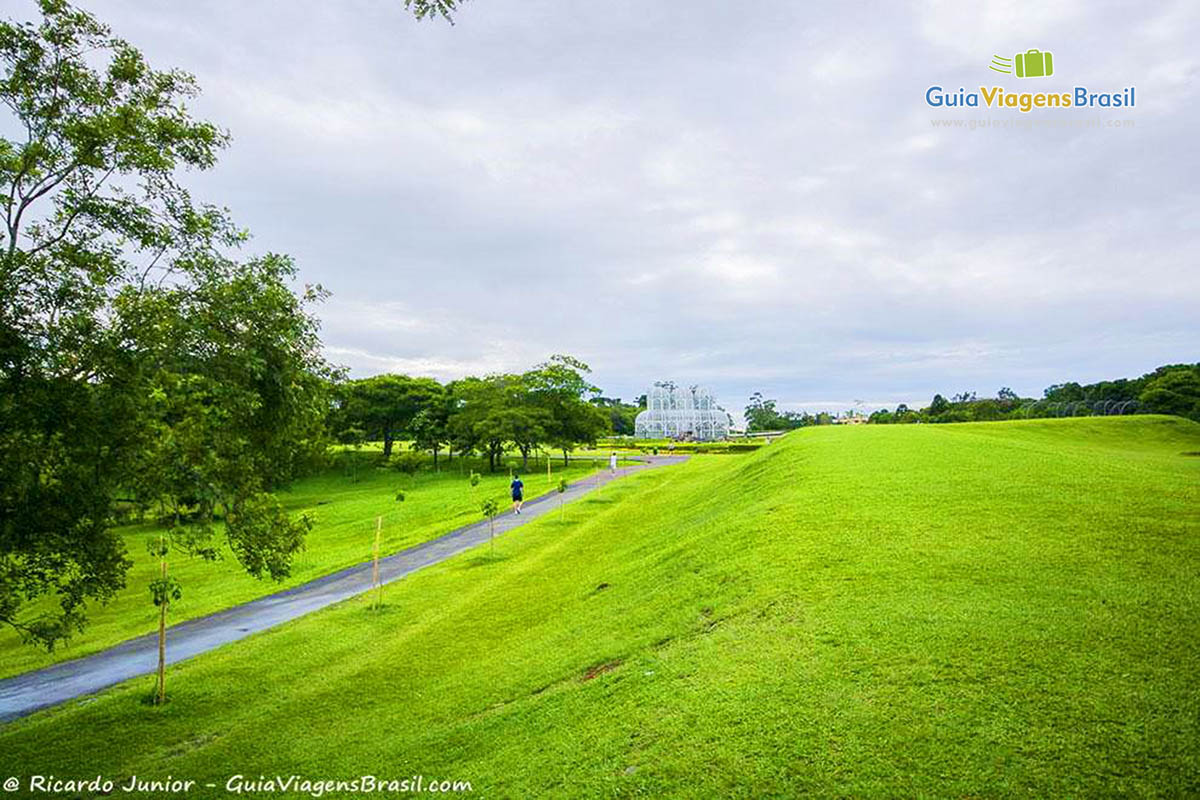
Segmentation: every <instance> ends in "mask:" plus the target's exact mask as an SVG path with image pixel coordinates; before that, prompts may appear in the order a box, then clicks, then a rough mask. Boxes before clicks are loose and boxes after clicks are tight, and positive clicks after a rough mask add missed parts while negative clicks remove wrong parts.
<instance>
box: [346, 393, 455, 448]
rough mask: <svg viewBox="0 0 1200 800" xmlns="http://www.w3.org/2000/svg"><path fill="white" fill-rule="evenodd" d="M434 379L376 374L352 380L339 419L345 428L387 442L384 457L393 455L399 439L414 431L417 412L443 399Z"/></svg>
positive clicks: (384, 444) (384, 443) (384, 445)
mask: <svg viewBox="0 0 1200 800" xmlns="http://www.w3.org/2000/svg"><path fill="white" fill-rule="evenodd" d="M442 394H443V389H442V386H441V384H439V383H438V382H437V381H435V380H434V379H433V378H410V377H409V376H407V375H376V376H374V377H371V378H363V379H361V380H356V381H349V382H348V383H347V384H346V385H345V386H344V387H343V404H342V407H341V409H340V412H339V414H338V415H337V418H338V420H339V424H340V425H342V426H344V427H357V428H361V429H362V430H363V431H365V432H366V435H367V437H368V438H370V439H373V440H375V441H380V442H383V457H384V458H391V455H392V448H393V446H394V445H395V442H396V439H398V438H400V437H402V436H405V435H408V434H410V433H411V428H412V423H413V420H414V419H415V418H416V417H417V415H418V414H419V413H420V412H421V411H423V410H424V409H426V408H427V407H429V406H430V405H431V404H433V403H434V402H435V401H436V400H438V399H439V398H441V396H442Z"/></svg>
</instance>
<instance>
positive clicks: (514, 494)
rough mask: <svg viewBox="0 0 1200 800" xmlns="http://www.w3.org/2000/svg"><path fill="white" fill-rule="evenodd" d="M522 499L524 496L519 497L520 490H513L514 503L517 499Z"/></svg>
mask: <svg viewBox="0 0 1200 800" xmlns="http://www.w3.org/2000/svg"><path fill="white" fill-rule="evenodd" d="M522 499H524V498H522V497H521V493H520V492H513V502H514V503H515V502H517V501H518V500H522Z"/></svg>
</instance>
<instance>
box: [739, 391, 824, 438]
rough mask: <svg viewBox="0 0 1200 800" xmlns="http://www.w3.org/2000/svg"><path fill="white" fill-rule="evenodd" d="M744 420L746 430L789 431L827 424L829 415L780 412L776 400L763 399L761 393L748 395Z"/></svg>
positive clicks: (752, 431) (751, 431)
mask: <svg viewBox="0 0 1200 800" xmlns="http://www.w3.org/2000/svg"><path fill="white" fill-rule="evenodd" d="M743 417H744V418H745V420H746V430H747V431H749V432H750V433H754V432H756V431H790V430H795V429H796V428H804V427H807V426H809V425H824V424H828V423H829V419H830V417H829V415H828V414H825V413H821V414H815V415H814V414H809V413H808V412H805V411H780V410H779V409H778V401H777V400H767V399H765V398H763V395H762V392H755V393H754V394H752V395H750V400H749V401H748V402H747V404H746V410H745V412H744V414H743Z"/></svg>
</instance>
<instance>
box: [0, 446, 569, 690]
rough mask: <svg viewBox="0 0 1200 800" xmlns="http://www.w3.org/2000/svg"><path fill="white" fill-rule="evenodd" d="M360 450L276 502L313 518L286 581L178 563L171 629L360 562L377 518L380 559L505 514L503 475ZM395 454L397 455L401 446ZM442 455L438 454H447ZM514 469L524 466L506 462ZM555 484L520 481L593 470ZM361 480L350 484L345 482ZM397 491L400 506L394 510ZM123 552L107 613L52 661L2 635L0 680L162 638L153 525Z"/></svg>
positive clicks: (556, 467) (558, 471)
mask: <svg viewBox="0 0 1200 800" xmlns="http://www.w3.org/2000/svg"><path fill="white" fill-rule="evenodd" d="M369 452H370V451H369V450H368V451H366V452H364V453H362V454H360V456H359V462H360V467H359V469H358V470H357V472H355V473H349V472H348V471H347V470H346V469H345V468H344V467H337V468H334V469H331V470H330V471H329V472H328V473H327V474H324V475H321V476H318V477H313V478H309V479H306V480H302V481H299V482H297V483H296V485H295V486H293V487H292V488H291V489H290V490H289V491H286V492H283V493H281V495H280V497H281V499H282V500H283V502H284V503H285V504H286V506H287V507H288V509H289V511H292V512H295V513H298V512H300V511H307V512H308V513H310V514H311V515H312V516H313V517H314V518H315V519H316V525H315V527H314V528H313V530H312V532H311V533H310V534H309V537H308V540H307V544H306V547H305V550H304V551H303V552H302V553H300V554H299V556H298V557H297V559H296V561H295V563H294V565H293V570H292V576H291V577H290V578H289V579H288V580H286V581H283V582H282V583H275V582H274V581H271V580H270V579H264V580H256V579H255V578H252V577H250V576H249V575H248V574H246V572H245V570H243V569H242V568H241V566H240V565H238V563H237V561H236V560H234V558H233V555H232V554H231V553H229V552H228V550H226V551H225V553H224V559H223V560H222V561H220V562H216V563H212V562H205V561H202V560H200V559H198V558H189V557H188V556H186V555H182V554H180V555H175V556H173V557H172V559H171V562H170V569H171V571H172V573H173V574H174V575H175V576H176V577H177V578H179V580H180V582H181V583H182V584H183V591H184V594H183V599H182V600H179V601H177V602H174V603H172V605H171V614H170V622H171V623H176V622H182V621H183V620H185V619H190V618H192V617H198V616H203V615H205V614H210V613H212V612H214V611H219V610H221V609H223V608H228V607H230V606H233V605H237V604H238V603H244V602H246V601H248V600H252V599H254V598H256V597H261V596H263V595H266V594H271V593H272V592H277V591H280V590H282V589H286V588H289V587H291V586H297V585H299V584H301V583H305V582H307V581H310V580H312V579H314V578H317V577H320V576H322V575H327V574H329V573H331V572H336V571H337V570H340V569H343V568H345V567H350V566H353V565H355V564H359V563H362V562H363V561H367V560H369V559H370V558H371V552H372V548H373V546H374V543H375V518H376V517H378V516H382V517H383V536H382V542H381V548H380V549H381V553H382V554H383V555H388V554H390V553H394V552H396V551H398V550H403V549H405V548H407V547H412V546H413V545H416V544H420V543H421V542H425V541H428V540H429V539H433V538H436V537H437V536H440V535H441V534H443V533H446V532H448V531H451V530H453V529H455V528H457V527H459V526H462V525H467V524H470V523H472V522H477V521H479V520H480V519H482V516H481V515H480V511H479V506H480V503H482V502H483V500H484V498H486V497H496V498H500V499H501V501H502V502H501V507H502V508H505V507H507V501H508V496H509V493H508V486H509V473H508V469H507V468H506V469H503V470H500V471H497V472H496V473H495V474H494V475H493V474H489V473H488V472H487V469H486V465H483V464H480V463H474V464H473V465H469V466H468V467H467V468H466V469H467V471H466V472H461V473H460V460H459V459H455V460H454V461H452V462H451V463H450V464H446V463H445V462H444V459H443V461H442V463H441V470H442V471H441V472H440V473H437V474H435V473H433V472H432V470H425V471H420V472H417V473H416V474H415V475H412V476H410V475H405V474H403V473H400V472H397V471H396V470H394V469H386V468H376V467H375V466H374V464H375V458H376V456H377V455H378V454H375V456H371V455H368V453H369ZM397 452H400V449H399V447H398V448H397ZM443 455H444V454H443ZM509 461H511V462H512V463H513V464H514V465H516V466H518V467H519V466H520V463H521V462H520V459H519V458H513V459H509ZM472 466H473V467H474V469H476V470H478V471H479V472H480V474H481V476H482V477H481V480H480V484H479V486H477V487H475V488H474V489H472V488H471V486H470V483H469V481H468V479H467V474H469V470H470V468H471V467H472ZM551 469H552V475H553V478H552V483H551V482H548V481H547V478H546V462H545V460H543V461H542V462H541V464H540V469H532V463H531V470H530V472H528V473H526V474H525V476H524V479H525V484H526V489H527V492H526V496H527V497H530V498H532V497H535V496H537V495H540V494H544V493H545V492H547V491H552V490H553V485H554V484H557V483H558V480H559V479H560V478H562V477H566V478H567V480H568V481H574V480H576V479H578V478H581V477H583V476H584V475H586V474H589V473H590V471H591V469H590V467H586V466H584V465H581V464H572V465H571V467H570V469H569V470H567V471H566V472H564V471H563V465H562V462H561V461H560V462H557V463H556V462H553V461H552V462H551ZM352 475H353V476H356V477H357V480H355V481H352V480H351V476H352ZM399 489H403V490H404V492H405V500H404V502H402V503H400V502H396V492H397V490H399ZM123 533H124V538H125V546H126V550H127V552H128V555H129V557H130V558H131V559H132V560H133V562H134V567H133V568H132V569H131V570H130V572H129V574H128V577H127V580H126V586H125V589H124V590H123V591H121V592H120V593H119V594H118V595H117V597H116V598H115V599H114V600H113V601H112V602H110V603H109V604H107V605H105V606H93V607H92V611H91V612H90V614H89V617H90V621H89V624H88V627H87V628H86V629H85V631H84V632H83V633H82V634H79V635H76V636H75V637H74V638H73V639H72V640H71V641H70V642H69V644H68V645H67V646H65V647H63V646H60V647H58V648H57V649H56V650H55V652H54V653H52V654H48V653H46V652H45V651H43V650H38V649H34V648H32V647H30V646H28V645H25V644H22V643H21V641H20V639H19V638H18V637H17V635H16V634H15V633H14V632H13V631H12V630H11V629H7V628H5V629H0V677H7V676H9V675H15V674H17V673H20V672H25V671H27V670H30V669H35V668H37V667H43V666H46V665H47V664H51V663H54V662H56V661H63V660H67V659H71V658H78V657H79V656H81V655H86V654H88V653H92V652H95V651H96V650H100V649H103V648H106V647H111V646H112V645H114V644H117V643H118V642H122V641H125V640H126V639H130V638H132V637H135V636H140V635H141V634H144V633H150V632H152V631H156V630H158V609H157V608H156V607H155V606H154V605H152V604H151V601H150V591H149V589H148V586H149V583H150V581H151V580H152V579H153V578H155V577H157V576H158V561H157V560H156V559H155V558H153V557H151V556H149V555H148V554H147V550H146V540H147V539H148V538H154V539H155V540H157V538H158V535H159V528H158V527H157V526H155V525H149V524H147V525H131V526H127V527H125V528H124V529H123Z"/></svg>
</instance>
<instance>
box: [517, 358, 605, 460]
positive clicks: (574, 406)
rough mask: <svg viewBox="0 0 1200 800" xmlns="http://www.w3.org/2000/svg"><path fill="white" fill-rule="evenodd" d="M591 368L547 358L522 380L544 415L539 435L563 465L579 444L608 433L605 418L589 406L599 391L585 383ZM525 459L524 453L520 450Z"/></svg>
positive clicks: (570, 359)
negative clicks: (560, 459)
mask: <svg viewBox="0 0 1200 800" xmlns="http://www.w3.org/2000/svg"><path fill="white" fill-rule="evenodd" d="M590 372H591V368H590V367H588V365H587V364H585V363H583V362H582V361H580V360H579V359H577V358H573V357H571V356H565V355H554V356H551V357H550V359H549V360H548V361H546V362H545V363H542V364H539V365H537V366H536V367H534V368H533V369H532V370H530V371H529V372H527V373H525V375H524V376H523V380H524V383H525V385H526V387H528V390H529V392H530V394H531V399H532V401H533V402H534V403H535V404H536V405H537V406H538V407H539V408H541V409H542V410H543V411H544V416H543V420H544V425H543V433H544V437H545V441H546V443H547V444H549V445H550V446H552V447H554V448H555V449H557V450H559V451H561V452H562V455H563V463H564V464H566V463H568V462H569V457H570V452H571V450H573V449H574V448H575V447H576V446H577V445H579V444H592V445H594V444H595V443H596V440H597V439H598V438H599V437H601V436H603V435H604V434H606V433H608V432H610V431H611V430H612V424H611V422H610V418H609V415H608V414H607V413H605V412H604V411H603V410H601V409H600V408H598V407H597V406H596V405H594V404H593V403H591V402H589V400H591V399H592V398H595V397H596V396H598V395H599V394H600V389H599V388H597V387H596V386H593V385H592V384H591V383H590V382H589V381H588V380H587V377H586V376H587V374H588V373H590ZM521 452H522V455H525V456H526V458H528V452H527V451H525V450H522V451H521Z"/></svg>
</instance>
